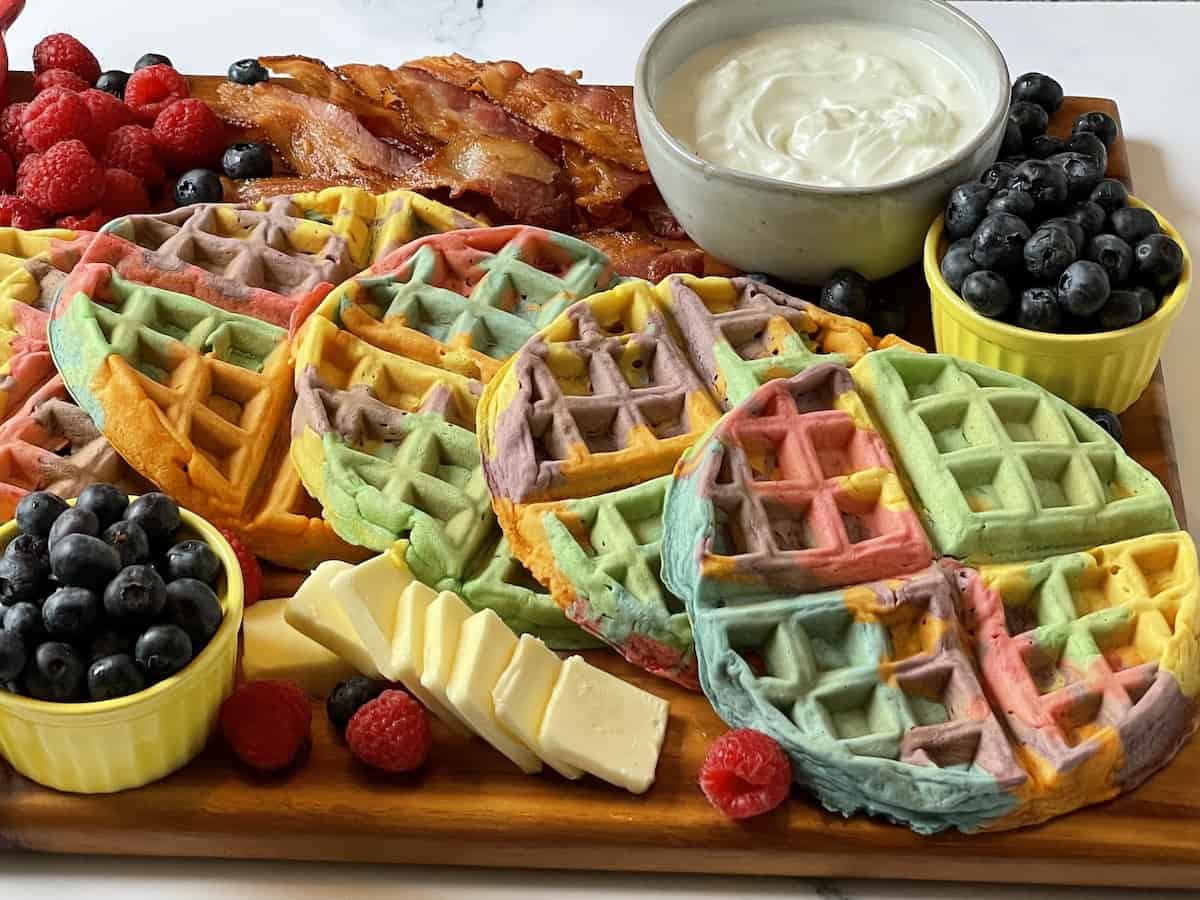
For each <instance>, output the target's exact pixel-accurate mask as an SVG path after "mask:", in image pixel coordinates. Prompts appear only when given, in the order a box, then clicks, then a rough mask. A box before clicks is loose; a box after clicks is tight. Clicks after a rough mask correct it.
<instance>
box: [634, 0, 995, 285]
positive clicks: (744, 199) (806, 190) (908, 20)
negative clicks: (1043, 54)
mask: <svg viewBox="0 0 1200 900" xmlns="http://www.w3.org/2000/svg"><path fill="white" fill-rule="evenodd" d="M1008 88H1009V85H1008V70H1007V67H1006V66H1005V64H1004V60H1003V57H1002V56H1001V55H1000V52H999V50H998V49H997V48H996V46H995V44H994V43H993V42H992V40H991V39H990V38H989V37H988V36H987V34H986V33H985V32H983V30H982V29H980V28H979V26H978V25H976V24H975V23H974V22H973V21H972V20H971V19H969V18H968V17H967V16H965V15H964V14H963V13H961V12H959V11H958V10H956V9H954V8H953V7H950V6H949V5H948V4H945V3H941V2H939V0H889V2H888V3H886V4H885V3H879V2H877V0H875V2H873V0H807V2H804V3H798V2H796V0H757V2H755V3H746V2H745V0H694V2H692V3H690V4H688V5H687V6H684V7H683V8H681V9H680V10H678V11H677V12H676V13H675V14H674V15H673V16H672V17H671V18H669V19H668V20H667V21H666V22H665V23H663V25H662V26H660V28H659V29H658V30H657V31H656V32H655V33H654V35H653V36H652V37H651V38H650V40H649V41H648V43H647V44H646V46H645V48H644V50H643V52H642V57H641V59H640V60H639V63H638V69H637V78H636V80H635V94H634V98H635V106H636V111H637V121H638V131H639V134H640V135H641V139H642V144H643V147H644V148H645V151H646V157H647V161H648V162H649V164H650V169H651V172H652V174H653V175H654V178H655V181H656V183H657V184H658V186H659V189H660V191H661V192H662V194H663V197H664V199H665V200H666V201H667V204H668V206H670V207H671V210H672V212H674V214H675V216H676V218H677V219H679V221H680V224H681V225H683V227H684V229H685V230H687V231H688V233H689V234H690V235H691V237H692V238H693V239H694V240H696V242H697V243H698V244H700V246H702V247H704V248H705V249H706V250H708V251H709V252H710V253H712V254H713V255H714V256H717V257H718V258H720V259H722V260H724V261H725V262H728V263H730V264H731V265H734V266H737V267H739V268H742V269H744V270H748V271H762V272H767V273H770V274H773V275H777V276H780V277H782V278H787V279H790V280H797V281H806V282H816V281H821V280H823V279H824V278H825V277H827V276H828V275H829V274H830V273H831V272H832V271H833V270H835V269H837V268H839V267H842V266H846V267H849V268H853V269H856V270H858V271H860V272H862V273H863V274H864V275H866V276H867V277H868V278H871V279H876V278H881V277H883V276H885V275H888V274H891V273H892V272H895V271H897V270H898V269H901V268H904V267H905V266H907V265H910V264H912V263H914V262H916V261H917V260H918V259H919V257H920V253H921V245H922V240H923V236H924V233H925V230H926V229H927V228H928V226H929V224H930V222H932V220H933V219H934V218H935V217H936V215H937V213H938V212H939V211H940V208H941V206H942V205H943V204H944V202H945V198H946V195H947V194H948V193H949V191H950V189H951V188H952V187H953V186H954V185H955V184H957V183H960V182H962V181H967V180H970V179H971V178H974V177H976V176H977V175H978V173H979V172H980V171H982V170H983V169H984V168H985V167H986V166H987V165H989V164H990V163H991V162H992V161H994V159H995V156H996V153H997V151H998V149H999V145H1000V141H1001V138H1002V137H1003V129H1004V119H1005V114H1006V112H1007V108H1008Z"/></svg>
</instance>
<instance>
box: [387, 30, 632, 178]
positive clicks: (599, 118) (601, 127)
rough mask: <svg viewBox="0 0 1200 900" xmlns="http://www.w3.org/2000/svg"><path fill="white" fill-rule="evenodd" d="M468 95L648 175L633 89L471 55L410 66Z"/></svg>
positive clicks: (427, 59)
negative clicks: (586, 82)
mask: <svg viewBox="0 0 1200 900" xmlns="http://www.w3.org/2000/svg"><path fill="white" fill-rule="evenodd" d="M405 66H407V67H410V68H416V69H421V70H422V71H425V72H428V73H429V74H430V75H432V76H434V77H435V78H438V79H440V80H442V81H446V82H449V83H450V84H454V85H457V86H458V87H461V88H464V89H466V90H470V91H475V92H476V93H480V94H483V95H484V96H486V97H488V98H489V99H491V100H493V101H494V102H496V103H498V104H499V105H500V106H501V107H503V108H504V109H505V110H506V111H507V112H509V113H511V114H512V115H514V116H516V117H517V118H518V119H520V120H521V121H523V122H527V123H528V124H530V125H532V126H533V127H535V128H537V129H539V130H541V131H544V132H547V133H549V134H552V135H554V136H555V137H558V138H560V139H562V140H564V141H574V142H576V143H578V144H580V145H581V146H583V147H584V148H585V149H586V150H588V151H589V152H591V153H593V154H595V155H596V156H599V157H600V158H601V159H606V160H609V161H611V162H615V163H617V164H618V165H622V166H624V167H625V168H627V169H632V170H633V171H635V172H645V171H648V169H647V166H646V157H645V156H644V155H643V154H642V146H641V143H640V142H639V141H638V134H637V127H636V126H635V124H634V117H633V92H632V91H630V90H629V89H622V88H614V87H602V86H598V85H583V84H580V83H579V81H578V75H577V74H576V73H567V72H560V71H558V70H557V69H535V70H534V71H532V72H530V71H527V70H526V69H525V68H524V67H523V66H521V65H520V64H519V63H515V62H511V61H505V62H487V63H481V62H476V61H475V60H472V59H467V58H466V57H465V56H460V55H459V54H457V53H456V54H453V55H451V56H429V57H425V58H424V59H418V60H413V61H412V62H409V63H406V64H405Z"/></svg>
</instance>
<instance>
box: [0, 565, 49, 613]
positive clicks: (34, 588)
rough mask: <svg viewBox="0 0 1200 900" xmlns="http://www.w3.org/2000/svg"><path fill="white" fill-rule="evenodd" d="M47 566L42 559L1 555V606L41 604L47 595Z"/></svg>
mask: <svg viewBox="0 0 1200 900" xmlns="http://www.w3.org/2000/svg"><path fill="white" fill-rule="evenodd" d="M47 574H48V573H47V572H46V568H45V566H44V564H43V563H42V562H41V561H40V560H31V559H27V558H25V557H21V556H9V555H8V554H7V553H6V554H5V555H4V556H3V557H0V606H12V605H13V604H14V603H33V604H40V603H41V602H42V598H43V597H45V596H46V576H47Z"/></svg>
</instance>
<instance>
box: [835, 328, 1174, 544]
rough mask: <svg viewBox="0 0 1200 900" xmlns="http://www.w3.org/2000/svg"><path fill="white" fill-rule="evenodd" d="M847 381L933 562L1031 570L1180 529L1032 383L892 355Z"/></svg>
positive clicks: (1135, 468)
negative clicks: (911, 506) (876, 433)
mask: <svg viewBox="0 0 1200 900" xmlns="http://www.w3.org/2000/svg"><path fill="white" fill-rule="evenodd" d="M853 376H854V380H855V382H856V384H857V385H858V390H859V393H860V394H861V395H862V397H863V400H864V401H865V403H866V405H867V408H868V409H869V410H870V411H871V414H872V415H873V416H874V417H875V420H876V421H877V422H878V423H879V426H880V428H881V430H882V433H883V434H884V436H885V437H886V438H887V441H888V444H889V445H890V447H891V448H892V451H893V453H894V454H895V458H896V460H897V462H898V463H899V464H900V467H901V469H902V470H903V471H904V473H905V474H906V476H907V479H908V482H909V483H910V484H911V486H912V494H913V500H914V502H915V503H916V505H917V509H918V511H919V513H920V514H921V518H922V521H923V522H924V523H925V526H926V528H927V529H928V530H929V534H930V537H931V538H932V540H933V545H934V548H935V549H936V550H937V552H939V553H941V554H944V555H947V556H954V557H957V558H959V559H965V560H969V561H973V562H990V561H1004V560H1020V559H1029V558H1031V557H1036V556H1045V555H1049V554H1052V553H1059V552H1069V551H1073V550H1082V549H1086V548H1088V547H1091V546H1094V545H1096V544H1101V543H1106V542H1109V541H1116V540H1121V539H1122V538H1127V537H1133V536H1135V535H1139V534H1145V533H1147V532H1151V531H1166V530H1173V529H1175V528H1177V527H1178V526H1177V524H1176V522H1175V514H1174V511H1173V509H1172V506H1171V500H1170V497H1169V496H1168V495H1167V492H1166V490H1165V489H1164V488H1163V486H1162V485H1161V484H1160V483H1159V482H1158V480H1157V479H1155V478H1154V476H1153V475H1151V474H1150V473H1149V472H1147V471H1145V470H1144V469H1142V468H1141V467H1140V466H1139V465H1137V463H1135V462H1134V461H1133V460H1132V459H1130V458H1129V457H1128V456H1126V455H1125V454H1124V453H1123V452H1122V451H1121V448H1120V447H1119V446H1118V445H1117V444H1116V443H1115V442H1114V441H1113V440H1112V439H1111V438H1110V437H1109V436H1108V435H1107V433H1106V432H1105V431H1104V430H1103V429H1101V428H1100V427H1099V426H1098V425H1097V424H1096V423H1095V422H1093V421H1092V420H1091V419H1089V418H1088V417H1087V416H1086V415H1084V414H1083V413H1081V412H1079V411H1078V410H1076V409H1074V408H1073V407H1072V406H1070V405H1069V404H1068V403H1066V402H1065V401H1063V400H1060V399H1058V398H1057V397H1055V396H1053V395H1052V394H1049V393H1048V392H1046V391H1044V390H1042V389H1041V388H1040V387H1038V386H1037V385H1035V384H1033V383H1032V382H1030V381H1026V380H1025V379H1023V378H1018V377H1016V376H1014V375H1009V374H1007V373H1004V372H998V371H996V370H994V369H989V368H987V367H985V366H980V365H977V364H975V363H969V362H965V361H963V360H959V359H956V358H954V357H950V356H941V355H936V354H928V355H916V354H910V353H905V352H903V351H900V350H890V351H888V352H885V353H875V354H871V355H870V356H867V357H865V358H864V359H863V360H862V361H861V362H860V363H858V364H857V365H856V366H855V368H854V370H853Z"/></svg>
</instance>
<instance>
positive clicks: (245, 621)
mask: <svg viewBox="0 0 1200 900" xmlns="http://www.w3.org/2000/svg"><path fill="white" fill-rule="evenodd" d="M286 603H287V600H286V599H283V598H280V599H277V600H260V601H259V602H258V603H255V604H254V605H253V606H251V607H249V608H248V609H247V610H246V612H245V614H244V616H243V618H242V673H243V674H244V675H245V676H246V679H247V680H249V681H257V680H259V679H265V680H284V681H294V682H296V683H297V684H299V685H300V686H301V687H302V688H304V690H305V691H307V692H308V693H309V694H312V695H313V696H314V697H328V696H329V695H330V694H331V693H332V692H333V689H334V688H335V687H336V686H337V683H338V682H339V681H344V680H345V679H347V678H350V677H351V676H352V675H354V674H355V670H354V667H353V666H352V665H350V663H348V662H346V661H345V660H344V659H342V658H341V657H340V656H337V655H336V654H334V653H331V652H330V651H329V650H326V649H325V648H324V647H322V646H321V645H320V644H318V643H317V642H316V641H314V640H311V639H310V638H308V637H306V636H305V635H303V634H301V633H300V632H299V631H297V630H296V629H295V628H293V627H292V626H291V625H289V624H288V623H287V622H286V621H284V618H283V610H284V606H285V604H286Z"/></svg>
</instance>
